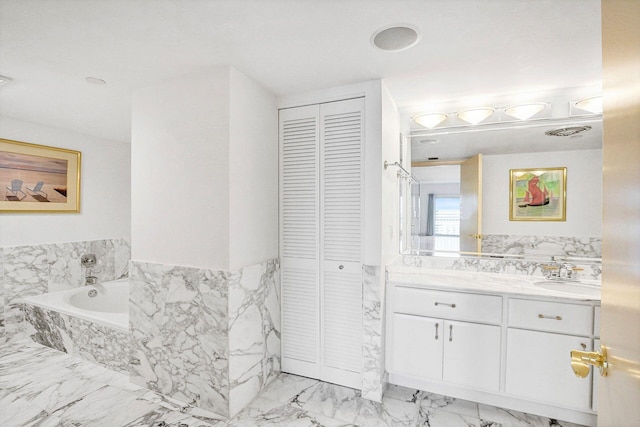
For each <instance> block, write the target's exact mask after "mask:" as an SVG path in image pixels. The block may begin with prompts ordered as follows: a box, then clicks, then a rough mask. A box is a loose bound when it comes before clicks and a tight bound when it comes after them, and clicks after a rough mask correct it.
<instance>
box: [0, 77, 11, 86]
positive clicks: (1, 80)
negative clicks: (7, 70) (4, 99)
mask: <svg viewBox="0 0 640 427" xmlns="http://www.w3.org/2000/svg"><path fill="white" fill-rule="evenodd" d="M10 81H11V78H10V77H7V76H0V86H2V85H6V84H7V83H9V82H10Z"/></svg>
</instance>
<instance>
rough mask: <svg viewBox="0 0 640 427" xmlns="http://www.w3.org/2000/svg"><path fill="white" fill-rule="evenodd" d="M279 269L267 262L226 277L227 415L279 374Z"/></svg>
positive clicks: (274, 262) (242, 405)
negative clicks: (227, 337) (227, 278)
mask: <svg viewBox="0 0 640 427" xmlns="http://www.w3.org/2000/svg"><path fill="white" fill-rule="evenodd" d="M279 288H280V286H279V267H278V263H277V261H276V260H270V261H267V262H265V263H262V264H257V265H253V266H249V267H245V268H242V269H240V270H236V271H233V272H231V274H230V276H229V381H230V400H229V404H230V415H231V416H233V415H235V414H237V413H238V412H239V411H240V410H242V409H243V408H244V407H245V406H246V405H247V404H249V403H250V402H251V401H252V400H253V399H254V398H255V397H256V396H257V395H258V394H259V393H260V392H261V391H262V390H264V388H265V387H266V386H267V385H268V384H269V383H270V382H271V381H272V380H273V379H274V378H275V377H276V376H277V375H278V374H279V373H280V295H279Z"/></svg>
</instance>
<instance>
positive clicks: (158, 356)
mask: <svg viewBox="0 0 640 427" xmlns="http://www.w3.org/2000/svg"><path fill="white" fill-rule="evenodd" d="M130 269H131V271H130V273H131V290H130V297H129V298H130V326H131V334H132V346H131V371H130V377H131V380H132V382H134V383H135V384H138V385H140V386H144V387H147V388H149V389H150V390H153V391H156V392H159V393H162V394H163V395H166V396H169V397H173V398H175V399H177V400H180V401H182V402H192V401H195V403H196V405H197V406H199V407H201V408H204V409H208V410H211V411H215V412H217V413H219V414H221V415H225V416H227V415H228V401H229V379H228V342H227V341H228V340H227V326H226V325H227V320H226V319H227V318H226V316H227V312H226V300H227V289H226V288H227V277H226V275H225V274H223V273H220V272H214V271H203V270H200V269H196V268H190V267H180V266H166V265H159V264H150V263H140V262H131V266H130Z"/></svg>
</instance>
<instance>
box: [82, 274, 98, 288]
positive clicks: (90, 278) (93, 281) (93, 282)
mask: <svg viewBox="0 0 640 427" xmlns="http://www.w3.org/2000/svg"><path fill="white" fill-rule="evenodd" d="M97 283H98V278H97V277H96V276H87V277H85V279H84V284H85V286H88V285H96V284H97Z"/></svg>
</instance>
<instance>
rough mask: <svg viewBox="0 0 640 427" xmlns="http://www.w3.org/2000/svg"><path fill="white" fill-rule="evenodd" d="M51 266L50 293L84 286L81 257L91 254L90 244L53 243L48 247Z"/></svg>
mask: <svg viewBox="0 0 640 427" xmlns="http://www.w3.org/2000/svg"><path fill="white" fill-rule="evenodd" d="M47 249H48V252H47V258H48V262H49V264H50V271H49V292H56V291H62V290H65V289H73V288H77V287H78V286H82V285H84V271H83V270H84V269H83V268H82V266H81V265H80V257H82V255H84V254H89V253H91V243H90V242H69V243H53V244H50V245H47Z"/></svg>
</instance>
